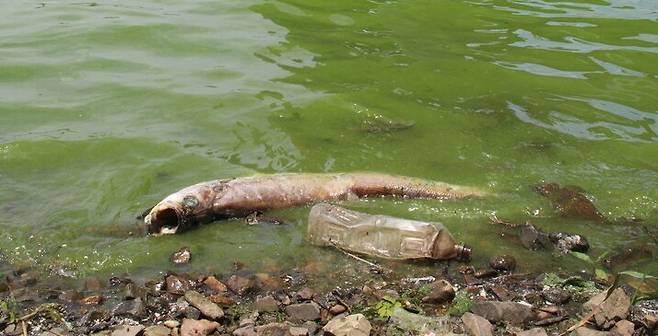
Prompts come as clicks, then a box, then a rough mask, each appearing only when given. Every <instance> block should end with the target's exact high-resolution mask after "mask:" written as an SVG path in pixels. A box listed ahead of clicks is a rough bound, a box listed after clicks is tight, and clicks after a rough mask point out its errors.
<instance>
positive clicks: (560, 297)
mask: <svg viewBox="0 0 658 336" xmlns="http://www.w3.org/2000/svg"><path fill="white" fill-rule="evenodd" d="M542 296H543V297H544V299H546V301H548V302H552V303H556V304H563V303H567V302H569V300H571V293H569V291H567V290H564V289H562V288H557V287H554V288H549V289H547V290H545V291H543V292H542Z"/></svg>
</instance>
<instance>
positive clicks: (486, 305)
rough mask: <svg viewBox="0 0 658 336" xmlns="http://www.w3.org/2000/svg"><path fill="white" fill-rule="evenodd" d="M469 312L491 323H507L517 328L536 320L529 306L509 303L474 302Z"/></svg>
mask: <svg viewBox="0 0 658 336" xmlns="http://www.w3.org/2000/svg"><path fill="white" fill-rule="evenodd" d="M471 312H472V313H473V314H476V315H480V316H482V317H484V318H486V319H487V320H489V321H491V322H507V323H509V324H512V325H517V326H518V325H523V324H525V323H528V322H530V321H533V320H535V319H536V316H535V314H534V313H533V311H532V308H531V307H530V306H526V305H524V304H520V303H516V302H511V301H504V302H498V301H482V302H475V303H474V304H473V306H471Z"/></svg>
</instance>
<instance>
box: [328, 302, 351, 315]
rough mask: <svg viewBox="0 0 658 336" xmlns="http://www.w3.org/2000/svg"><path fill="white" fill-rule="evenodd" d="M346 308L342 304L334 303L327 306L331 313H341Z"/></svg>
mask: <svg viewBox="0 0 658 336" xmlns="http://www.w3.org/2000/svg"><path fill="white" fill-rule="evenodd" d="M346 310H347V307H345V306H343V305H342V304H335V305H333V306H331V308H329V312H330V313H331V315H338V314H342V313H344V312H345V311H346Z"/></svg>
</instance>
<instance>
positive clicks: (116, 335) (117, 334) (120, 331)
mask: <svg viewBox="0 0 658 336" xmlns="http://www.w3.org/2000/svg"><path fill="white" fill-rule="evenodd" d="M142 330H144V326H143V325H139V324H138V325H121V326H118V327H115V328H114V330H112V336H137V334H139V333H140V332H142Z"/></svg>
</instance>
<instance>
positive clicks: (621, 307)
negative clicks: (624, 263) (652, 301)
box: [594, 288, 631, 330]
mask: <svg viewBox="0 0 658 336" xmlns="http://www.w3.org/2000/svg"><path fill="white" fill-rule="evenodd" d="M630 307H631V298H630V297H628V295H626V292H624V290H623V289H622V288H617V289H615V290H614V291H613V292H612V294H610V296H608V298H607V299H605V301H603V303H601V305H600V306H599V312H598V313H596V314H594V321H595V322H596V325H597V326H599V327H600V328H602V329H605V330H607V329H610V328H612V326H614V325H615V324H616V323H617V322H618V321H620V320H623V319H625V318H626V317H627V316H628V311H629V310H630Z"/></svg>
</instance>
